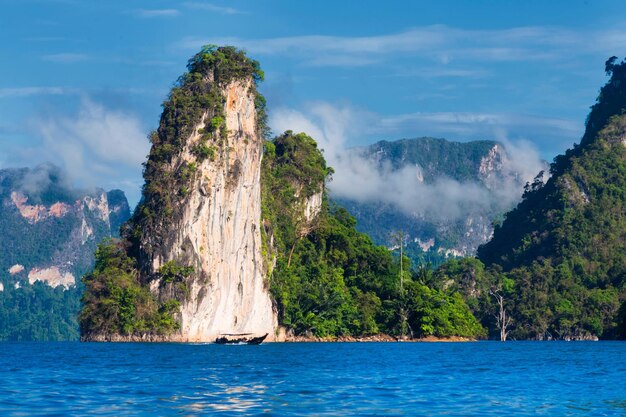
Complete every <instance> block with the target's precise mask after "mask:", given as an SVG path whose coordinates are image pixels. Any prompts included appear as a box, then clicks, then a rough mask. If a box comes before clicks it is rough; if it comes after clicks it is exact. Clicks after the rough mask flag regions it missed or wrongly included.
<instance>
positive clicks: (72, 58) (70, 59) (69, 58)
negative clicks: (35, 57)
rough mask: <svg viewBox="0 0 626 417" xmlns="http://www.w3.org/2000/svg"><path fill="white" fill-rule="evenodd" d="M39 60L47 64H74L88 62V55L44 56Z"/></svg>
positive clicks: (63, 54) (62, 54)
mask: <svg viewBox="0 0 626 417" xmlns="http://www.w3.org/2000/svg"><path fill="white" fill-rule="evenodd" d="M41 59H42V60H43V61H48V62H58V63H74V62H82V61H87V60H89V55H86V54H76V53H71V52H66V53H60V54H49V55H44V56H42V57H41Z"/></svg>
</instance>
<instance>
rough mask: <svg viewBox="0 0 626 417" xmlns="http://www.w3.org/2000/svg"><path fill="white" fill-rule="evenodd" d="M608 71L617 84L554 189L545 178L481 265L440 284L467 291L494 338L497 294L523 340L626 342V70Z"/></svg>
mask: <svg viewBox="0 0 626 417" xmlns="http://www.w3.org/2000/svg"><path fill="white" fill-rule="evenodd" d="M606 69H607V74H609V75H611V79H610V80H609V82H608V83H607V84H606V85H605V86H604V87H603V88H602V89H601V91H600V94H599V96H598V100H597V102H596V104H595V105H594V106H592V108H591V113H590V114H589V117H588V118H587V123H586V128H587V129H586V132H585V135H584V136H583V140H582V142H581V145H578V146H575V147H574V148H573V149H570V150H568V151H567V152H566V153H565V154H564V155H560V156H558V157H556V158H555V161H554V163H553V164H552V166H551V170H550V171H551V176H550V178H549V179H547V181H546V182H545V184H544V181H543V180H542V178H541V175H539V176H538V177H537V179H536V180H535V181H534V182H533V183H532V184H528V185H527V187H526V191H525V193H524V195H523V199H522V201H521V202H520V203H519V205H518V206H517V207H516V208H515V209H514V210H512V211H511V212H509V213H508V214H507V215H506V218H505V219H504V222H503V223H502V224H501V225H500V226H498V227H496V229H495V232H494V236H493V239H492V240H491V241H490V242H488V243H487V244H485V245H483V246H482V247H480V248H479V250H478V258H479V259H480V261H482V262H480V261H478V260H473V261H463V263H461V264H459V263H458V262H457V263H450V264H448V265H446V266H444V267H443V268H441V269H440V270H439V271H438V273H437V274H436V275H437V276H438V277H439V280H438V285H440V286H446V285H451V286H457V287H458V288H459V290H460V291H461V292H462V293H463V294H464V296H465V298H466V300H468V303H469V304H470V306H471V307H472V309H473V310H474V312H475V313H476V314H477V316H478V317H479V318H481V320H482V322H483V325H485V326H488V327H489V328H490V329H491V332H492V334H493V333H495V332H496V330H495V328H494V324H495V323H494V322H493V320H491V319H490V315H492V314H493V312H494V306H493V300H494V297H493V296H490V294H489V288H492V289H493V288H498V289H500V290H501V294H503V295H504V299H505V302H506V308H507V310H508V311H509V315H510V317H511V318H512V323H511V326H510V330H511V336H512V337H514V338H519V339H590V338H595V337H599V338H617V337H625V336H626V335H625V334H624V328H625V327H624V326H625V322H624V319H625V315H624V312H625V311H626V307H625V304H624V303H625V300H626V279H625V277H626V263H624V259H626V246H625V245H624V242H625V241H626V146H624V143H625V142H624V138H625V137H626V115H624V112H625V111H626V90H624V88H626V87H625V85H626V62H624V61H622V62H621V63H616V62H615V59H610V60H609V61H607V66H606ZM485 265H486V266H485ZM470 269H471V270H470Z"/></svg>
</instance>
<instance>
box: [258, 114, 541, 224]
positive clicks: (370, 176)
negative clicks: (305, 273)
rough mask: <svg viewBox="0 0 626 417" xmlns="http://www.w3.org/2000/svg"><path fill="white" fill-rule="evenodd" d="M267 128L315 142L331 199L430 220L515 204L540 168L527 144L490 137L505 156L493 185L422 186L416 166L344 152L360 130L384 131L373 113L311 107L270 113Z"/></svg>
mask: <svg viewBox="0 0 626 417" xmlns="http://www.w3.org/2000/svg"><path fill="white" fill-rule="evenodd" d="M270 123H271V126H272V128H273V129H274V131H276V132H282V131H284V130H293V131H295V132H301V131H302V132H306V133H307V134H309V135H310V136H312V137H313V138H314V139H316V140H317V142H318V143H319V146H320V148H322V149H323V150H324V155H325V157H326V159H327V161H328V163H329V164H330V165H331V166H332V167H333V168H334V169H335V174H334V176H333V180H332V182H331V183H330V184H329V190H330V192H331V195H333V196H335V197H339V198H344V199H350V200H354V201H358V202H382V203H387V204H390V205H391V206H394V207H396V208H397V209H399V210H401V211H402V212H403V213H405V214H407V215H414V216H418V217H424V218H428V219H431V220H459V219H463V218H464V217H466V216H467V215H468V214H469V213H476V212H482V213H485V212H493V211H494V210H504V209H508V208H510V207H511V206H512V205H513V204H515V202H516V201H518V200H519V198H520V196H521V194H522V191H523V184H524V183H525V182H526V181H530V180H532V178H533V177H534V176H535V175H536V174H537V173H538V172H539V171H540V170H541V169H543V168H544V163H543V162H542V161H541V158H540V157H539V154H538V152H537V150H536V149H535V147H534V146H533V145H532V143H531V142H528V141H523V140H520V141H510V140H508V139H507V138H506V137H505V136H504V134H503V133H501V132H500V133H498V132H495V131H493V132H492V134H491V135H490V137H491V138H495V139H497V140H499V141H500V142H501V143H503V145H504V146H505V149H506V151H507V152H506V155H505V156H504V157H505V158H506V162H505V164H504V168H503V169H502V170H501V172H500V175H498V176H497V179H491V178H485V180H484V181H483V182H478V181H476V182H459V181H456V180H454V179H451V178H447V177H444V176H442V177H439V178H435V179H434V180H432V181H426V182H424V181H423V176H422V170H421V168H420V167H419V166H416V165H405V166H402V167H400V168H399V169H394V168H393V167H392V166H391V164H389V163H386V162H384V161H382V162H381V161H379V160H377V159H376V158H375V157H372V156H371V155H368V154H366V153H365V152H364V151H363V149H359V148H351V147H349V146H348V143H349V142H350V140H351V139H352V138H358V137H359V136H360V135H363V134H364V133H365V131H364V129H372V128H374V129H377V130H379V131H380V132H382V131H384V128H385V126H386V123H385V119H384V118H381V117H380V116H378V115H376V114H374V113H371V112H365V111H361V110H358V109H354V108H352V107H350V106H344V107H336V106H333V105H331V104H328V103H323V102H321V103H314V104H311V105H310V106H309V107H308V108H307V111H306V112H300V111H295V110H290V109H278V110H275V111H274V112H273V113H272V116H271V120H270ZM365 126H369V127H367V128H365ZM494 127H498V126H497V124H496V125H495V126H494ZM499 128H500V129H501V128H502V127H499ZM423 132H424V131H419V130H416V131H415V133H414V134H413V135H412V137H418V136H422V135H423V134H424V133H423ZM385 137H389V136H385Z"/></svg>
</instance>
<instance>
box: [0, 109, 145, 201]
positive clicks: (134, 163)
mask: <svg viewBox="0 0 626 417" xmlns="http://www.w3.org/2000/svg"><path fill="white" fill-rule="evenodd" d="M30 128H31V130H32V131H33V134H34V135H36V136H38V137H39V138H40V139H39V143H37V144H35V145H34V146H30V147H24V146H16V147H15V149H14V159H13V161H11V162H13V164H19V165H18V166H25V165H26V166H32V165H34V164H37V163H41V162H51V163H53V164H55V165H59V166H60V167H61V168H63V169H64V170H65V171H66V172H67V173H68V175H69V177H70V179H71V180H72V182H74V183H75V185H77V186H80V187H103V188H107V189H110V188H122V189H124V191H126V192H127V193H128V198H129V200H130V201H131V204H132V203H135V202H137V201H138V199H139V195H140V190H141V170H142V165H141V164H142V162H144V161H145V159H146V155H147V154H148V151H149V142H148V139H147V137H146V136H147V135H146V133H147V131H146V129H144V127H143V126H142V124H141V123H140V122H139V118H138V117H135V116H133V115H131V114H128V113H125V112H122V111H119V110H113V109H110V108H106V107H105V106H103V105H101V104H98V103H95V102H93V101H91V100H90V99H86V98H85V99H83V100H82V102H81V104H80V107H79V109H78V111H77V113H76V114H74V115H72V116H64V117H52V116H47V117H41V118H37V119H35V120H33V121H32V122H31V126H30ZM7 162H8V161H7Z"/></svg>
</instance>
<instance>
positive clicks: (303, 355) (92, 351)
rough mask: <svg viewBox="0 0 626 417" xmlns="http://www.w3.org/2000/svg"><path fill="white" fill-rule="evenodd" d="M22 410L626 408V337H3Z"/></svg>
mask: <svg viewBox="0 0 626 417" xmlns="http://www.w3.org/2000/svg"><path fill="white" fill-rule="evenodd" d="M21 415H42V416H43V415H45V416H67V415H104V416H119V415H137V416H143V415H145V416H158V415H177V416H178V415H180V416H193V415H270V416H272V415H273V416H302V415H315V416H342V415H354V416H393V415H407V416H419V415H424V416H439V415H441V416H522V415H544V416H567V415H576V416H578V415H580V416H605V415H626V343H620V342H597V343H593V342H571V343H567V342H507V343H498V342H477V343H296V344H272V343H268V344H263V345H261V346H219V345H209V344H142V343H132V344H98V343H0V416H21Z"/></svg>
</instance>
